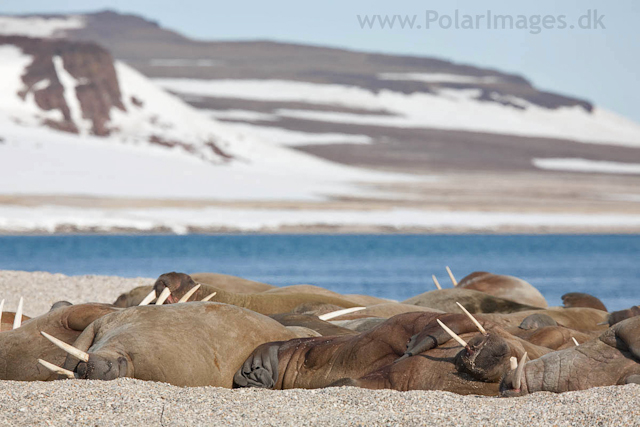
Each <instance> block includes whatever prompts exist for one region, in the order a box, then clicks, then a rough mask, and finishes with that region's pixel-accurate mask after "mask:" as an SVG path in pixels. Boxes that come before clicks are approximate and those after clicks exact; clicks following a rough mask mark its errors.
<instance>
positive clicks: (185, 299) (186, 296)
mask: <svg viewBox="0 0 640 427" xmlns="http://www.w3.org/2000/svg"><path fill="white" fill-rule="evenodd" d="M200 286H202V285H201V284H200V283H198V284H197V285H195V286H194V287H193V288H191V289H189V291H188V292H187V293H186V294H184V295H183V296H182V298H180V299H179V300H178V303H181V302H187V301H189V298H191V295H193V294H195V293H196V291H197V290H198V289H200ZM167 289H168V288H167Z"/></svg>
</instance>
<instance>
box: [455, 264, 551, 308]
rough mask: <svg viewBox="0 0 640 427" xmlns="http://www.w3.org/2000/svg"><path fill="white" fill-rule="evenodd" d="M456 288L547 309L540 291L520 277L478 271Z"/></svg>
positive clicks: (466, 277)
mask: <svg viewBox="0 0 640 427" xmlns="http://www.w3.org/2000/svg"><path fill="white" fill-rule="evenodd" d="M456 288H460V289H472V290H474V291H480V292H485V293H488V294H489V295H493V296H495V297H498V298H504V299H507V300H509V301H515V302H518V303H520V304H524V305H530V306H533V307H538V308H547V307H548V306H549V305H548V304H547V300H545V299H544V297H543V296H542V294H541V293H540V291H538V290H537V289H536V288H535V287H533V286H532V285H531V284H530V283H529V282H526V281H524V280H522V279H520V278H518V277H514V276H506V275H502V274H492V273H487V272H486V271H476V272H473V273H471V274H469V275H468V276H465V277H464V278H463V279H462V280H460V282H459V283H458V285H457V286H456Z"/></svg>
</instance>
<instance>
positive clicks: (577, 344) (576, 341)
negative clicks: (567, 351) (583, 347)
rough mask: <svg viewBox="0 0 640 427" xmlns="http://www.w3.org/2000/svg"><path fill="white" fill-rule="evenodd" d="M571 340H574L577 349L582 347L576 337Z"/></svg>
mask: <svg viewBox="0 0 640 427" xmlns="http://www.w3.org/2000/svg"><path fill="white" fill-rule="evenodd" d="M571 339H572V340H573V343H574V344H575V345H576V347H577V346H579V345H580V343H578V340H577V339H575V338H574V337H571Z"/></svg>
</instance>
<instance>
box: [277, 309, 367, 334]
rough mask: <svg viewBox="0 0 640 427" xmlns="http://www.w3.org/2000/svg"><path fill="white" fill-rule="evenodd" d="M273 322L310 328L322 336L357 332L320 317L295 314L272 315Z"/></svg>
mask: <svg viewBox="0 0 640 427" xmlns="http://www.w3.org/2000/svg"><path fill="white" fill-rule="evenodd" d="M269 317H271V318H272V319H273V320H275V321H277V322H278V323H280V324H281V325H284V326H301V327H304V328H309V329H311V330H314V331H316V332H318V333H319V334H320V335H321V336H334V335H355V334H356V332H354V331H352V330H350V329H346V328H342V327H340V326H337V325H334V324H331V323H329V322H326V321H324V320H320V319H319V318H318V316H312V315H310V314H295V313H283V314H272V315H270V316H269Z"/></svg>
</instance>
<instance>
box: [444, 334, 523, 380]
mask: <svg viewBox="0 0 640 427" xmlns="http://www.w3.org/2000/svg"><path fill="white" fill-rule="evenodd" d="M511 355H512V352H511V348H510V347H509V344H508V343H507V342H506V340H505V339H504V338H502V337H501V336H500V335H498V334H495V333H492V332H489V333H488V334H486V335H484V334H478V335H476V336H474V337H473V338H471V340H469V342H468V343H467V346H466V347H465V348H464V349H463V350H462V351H460V353H458V355H457V356H456V359H455V364H456V368H457V369H458V371H459V372H465V373H467V374H469V375H471V376H472V377H473V378H475V379H477V380H480V381H487V382H497V381H499V380H500V378H502V376H503V375H504V373H505V371H506V370H508V367H509V358H510V357H511Z"/></svg>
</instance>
